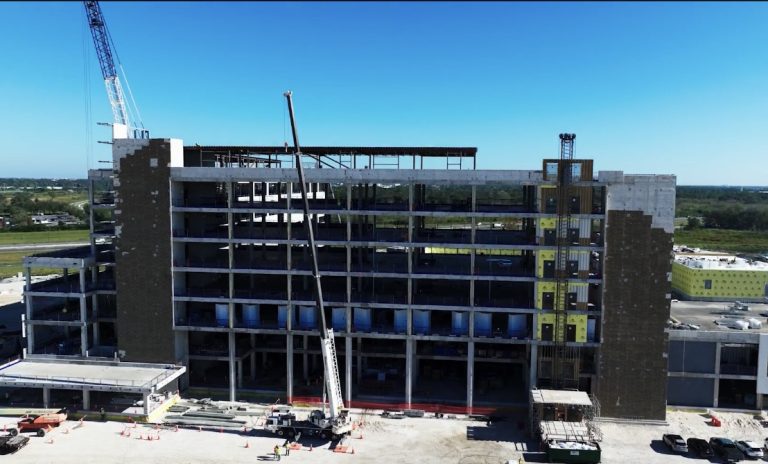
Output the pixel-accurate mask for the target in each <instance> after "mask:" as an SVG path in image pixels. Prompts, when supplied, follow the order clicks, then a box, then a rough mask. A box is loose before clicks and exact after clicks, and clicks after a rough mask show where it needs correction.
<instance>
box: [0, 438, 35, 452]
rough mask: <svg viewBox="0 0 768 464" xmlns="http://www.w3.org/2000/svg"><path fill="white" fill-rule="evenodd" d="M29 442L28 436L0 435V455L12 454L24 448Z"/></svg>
mask: <svg viewBox="0 0 768 464" xmlns="http://www.w3.org/2000/svg"><path fill="white" fill-rule="evenodd" d="M28 443H29V437H23V436H14V437H9V436H4V437H0V455H2V454H13V453H15V452H16V451H18V450H20V449H22V448H24V447H25V446H27V444H28Z"/></svg>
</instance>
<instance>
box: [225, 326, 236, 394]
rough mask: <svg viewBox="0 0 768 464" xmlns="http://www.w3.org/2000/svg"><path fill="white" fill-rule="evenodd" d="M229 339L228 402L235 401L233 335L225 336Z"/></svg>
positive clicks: (232, 333)
mask: <svg viewBox="0 0 768 464" xmlns="http://www.w3.org/2000/svg"><path fill="white" fill-rule="evenodd" d="M227 335H228V338H229V340H228V341H229V401H235V398H236V395H235V393H236V392H235V385H236V384H235V377H236V376H235V373H236V372H235V354H236V353H235V333H234V332H230V333H228V334H227Z"/></svg>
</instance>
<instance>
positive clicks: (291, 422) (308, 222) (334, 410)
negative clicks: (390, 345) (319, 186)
mask: <svg viewBox="0 0 768 464" xmlns="http://www.w3.org/2000/svg"><path fill="white" fill-rule="evenodd" d="M284 95H285V98H286V100H287V103H288V113H289V116H290V118H291V131H292V133H293V145H294V156H295V160H296V170H297V173H298V176H299V185H300V186H301V199H302V206H303V208H304V224H305V228H306V230H307V242H308V243H307V245H308V248H309V254H310V258H311V260H312V277H313V280H314V282H315V286H314V290H315V291H314V293H315V305H316V307H317V310H318V312H319V313H320V314H319V316H320V323H321V330H320V352H321V353H322V357H323V372H324V374H325V392H326V394H327V395H328V414H327V415H326V414H325V412H324V411H321V410H314V411H312V412H311V413H310V414H309V417H308V418H307V420H305V421H299V420H297V419H296V415H295V414H293V413H292V412H291V409H290V407H287V406H280V407H277V408H275V410H273V412H272V413H271V414H270V415H269V416H268V417H267V421H266V423H265V425H264V428H265V429H266V430H269V431H271V432H274V433H276V434H277V435H280V436H283V435H287V436H289V437H294V436H296V435H297V434H298V433H304V434H307V435H320V436H321V437H323V438H326V439H328V438H333V439H337V438H340V437H342V436H344V435H347V434H349V433H350V432H351V431H352V421H351V418H350V417H349V411H348V410H347V409H345V408H344V400H343V399H342V396H341V382H340V381H339V366H338V364H337V361H336V346H335V344H334V340H333V329H327V328H326V324H325V307H324V304H323V289H322V285H321V283H320V270H319V268H318V265H317V246H316V244H315V231H314V229H315V223H314V220H313V218H312V216H311V215H310V213H309V198H308V195H307V184H306V181H305V179H304V167H303V165H302V163H301V157H302V153H301V147H300V146H299V136H298V133H297V132H296V121H295V118H294V114H293V100H292V98H291V97H292V94H291V92H290V91H288V92H285V94H284ZM317 161H318V165H320V164H319V158H318V159H317Z"/></svg>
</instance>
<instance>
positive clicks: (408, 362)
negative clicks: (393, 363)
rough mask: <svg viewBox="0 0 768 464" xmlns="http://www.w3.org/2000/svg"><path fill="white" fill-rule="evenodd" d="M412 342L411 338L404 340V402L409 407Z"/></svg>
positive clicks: (411, 385) (411, 390) (411, 380)
mask: <svg viewBox="0 0 768 464" xmlns="http://www.w3.org/2000/svg"><path fill="white" fill-rule="evenodd" d="M413 344H414V341H413V339H411V338H408V339H407V340H406V341H405V404H407V405H408V407H409V408H410V407H411V402H412V401H413Z"/></svg>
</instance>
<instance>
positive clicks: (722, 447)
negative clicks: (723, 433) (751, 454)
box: [709, 437, 744, 462]
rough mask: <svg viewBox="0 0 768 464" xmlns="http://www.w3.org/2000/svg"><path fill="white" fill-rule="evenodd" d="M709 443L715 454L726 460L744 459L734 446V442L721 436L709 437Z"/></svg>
mask: <svg viewBox="0 0 768 464" xmlns="http://www.w3.org/2000/svg"><path fill="white" fill-rule="evenodd" d="M709 445H710V446H711V447H712V451H714V452H715V454H716V455H718V456H720V457H721V458H723V459H725V460H726V462H737V461H741V460H742V459H744V455H743V454H742V453H741V451H739V449H738V448H737V447H736V443H734V442H733V441H731V440H729V439H727V438H723V437H712V438H710V439H709Z"/></svg>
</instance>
